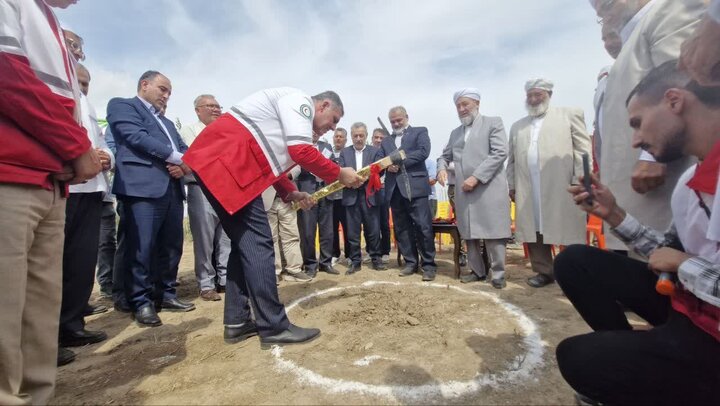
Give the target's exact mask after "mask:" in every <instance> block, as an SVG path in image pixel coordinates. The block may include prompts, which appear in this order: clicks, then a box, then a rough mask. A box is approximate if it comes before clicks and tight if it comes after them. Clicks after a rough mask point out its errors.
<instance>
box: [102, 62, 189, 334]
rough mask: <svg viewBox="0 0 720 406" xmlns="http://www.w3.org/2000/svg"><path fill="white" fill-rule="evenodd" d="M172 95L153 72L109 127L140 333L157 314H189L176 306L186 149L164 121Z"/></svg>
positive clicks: (114, 112)
mask: <svg viewBox="0 0 720 406" xmlns="http://www.w3.org/2000/svg"><path fill="white" fill-rule="evenodd" d="M171 93H172V85H171V83H170V80H169V79H168V78H167V77H165V76H164V75H162V74H161V73H160V72H156V71H147V72H145V73H144V74H143V75H142V76H141V77H140V80H139V81H138V93H137V94H138V95H137V97H133V98H130V99H120V98H116V99H112V100H110V102H109V103H108V107H107V119H108V125H109V126H110V128H111V131H112V134H113V136H114V137H115V143H116V148H117V154H116V155H115V158H116V171H115V178H114V182H113V193H114V194H115V195H116V196H117V198H118V200H119V201H121V202H122V208H123V218H124V220H125V227H124V228H125V231H124V234H125V237H124V239H125V250H124V254H125V255H124V256H125V258H124V261H123V262H124V266H123V268H124V270H125V272H126V275H125V287H126V289H125V293H126V295H127V296H128V299H129V300H128V301H129V303H130V305H131V306H132V309H133V311H134V317H135V321H136V322H137V323H138V324H139V325H140V326H152V327H154V326H159V325H161V324H162V322H161V320H160V318H159V317H158V315H157V310H159V309H158V308H157V307H158V306H159V307H162V309H163V310H166V311H190V310H193V309H195V305H193V304H192V303H185V302H182V301H180V300H178V298H177V294H176V289H175V288H176V286H177V282H176V279H177V271H178V265H179V263H180V257H181V256H182V248H183V224H182V221H183V199H184V198H185V190H184V187H183V186H184V185H183V181H182V178H183V176H185V175H187V174H189V173H190V168H188V167H187V165H185V164H184V163H183V161H182V156H183V153H184V152H185V151H186V150H187V148H188V147H187V145H185V142H183V140H182V138H181V137H180V134H178V132H177V130H176V129H175V125H174V124H173V123H172V121H170V120H168V119H167V118H165V116H164V115H163V114H162V112H163V111H164V109H165V107H166V106H167V101H168V99H169V98H170V94H171Z"/></svg>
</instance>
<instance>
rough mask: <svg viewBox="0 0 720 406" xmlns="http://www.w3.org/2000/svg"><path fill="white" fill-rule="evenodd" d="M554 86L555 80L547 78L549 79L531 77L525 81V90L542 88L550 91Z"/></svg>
mask: <svg viewBox="0 0 720 406" xmlns="http://www.w3.org/2000/svg"><path fill="white" fill-rule="evenodd" d="M553 87H555V85H554V84H553V82H551V81H549V80H547V79H542V78H540V79H530V80H528V81H527V82H525V91H526V92H527V91H529V90H530V89H542V90H546V91H548V92H552V90H553Z"/></svg>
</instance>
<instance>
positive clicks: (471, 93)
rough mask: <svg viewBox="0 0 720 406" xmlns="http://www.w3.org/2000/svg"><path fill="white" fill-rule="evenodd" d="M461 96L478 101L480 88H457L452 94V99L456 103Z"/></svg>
mask: <svg viewBox="0 0 720 406" xmlns="http://www.w3.org/2000/svg"><path fill="white" fill-rule="evenodd" d="M461 97H467V98H468V99H473V100H477V101H480V89H478V88H475V87H466V88H465V89H462V90H458V91H457V92H455V94H454V95H453V101H454V102H455V103H456V104H457V101H458V99H459V98H461Z"/></svg>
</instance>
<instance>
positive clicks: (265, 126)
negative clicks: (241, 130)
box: [229, 87, 315, 176]
mask: <svg viewBox="0 0 720 406" xmlns="http://www.w3.org/2000/svg"><path fill="white" fill-rule="evenodd" d="M229 113H230V114H231V115H232V116H233V117H235V118H236V119H237V120H238V121H239V122H240V123H242V124H243V126H245V128H246V129H247V130H248V131H250V133H251V134H252V135H253V137H254V138H255V140H256V141H257V143H258V146H260V148H261V149H262V151H263V153H264V155H265V158H267V161H268V163H269V164H270V168H271V169H272V171H273V173H274V174H275V176H280V174H281V173H283V172H285V171H286V170H288V169H289V168H290V167H292V166H294V165H295V162H293V160H292V159H291V158H290V155H289V154H288V151H287V149H288V147H290V146H294V145H303V144H305V145H312V133H313V129H312V122H313V117H314V116H315V105H314V103H313V101H312V98H311V97H310V96H308V95H307V94H305V93H304V92H302V91H301V90H298V89H294V88H291V87H280V88H274V89H265V90H261V91H259V92H256V93H253V94H251V95H250V96H248V97H247V98H245V99H244V100H242V101H241V102H240V103H238V104H236V105H234V106H232V107H231V108H230V111H229Z"/></svg>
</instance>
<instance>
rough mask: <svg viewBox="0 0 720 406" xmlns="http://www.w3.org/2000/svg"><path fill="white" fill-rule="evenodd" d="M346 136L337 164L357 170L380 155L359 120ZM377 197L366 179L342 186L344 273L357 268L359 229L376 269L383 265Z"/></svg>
mask: <svg viewBox="0 0 720 406" xmlns="http://www.w3.org/2000/svg"><path fill="white" fill-rule="evenodd" d="M350 136H351V137H352V143H353V145H351V146H349V147H347V148H344V149H343V150H342V152H341V153H340V157H339V158H338V165H340V167H341V168H342V167H350V168H353V169H355V170H356V171H359V170H360V169H362V168H364V167H366V166H369V165H371V164H372V163H373V162H376V161H378V160H379V159H381V158H382V156H381V152H380V149H379V148H375V147H373V146H372V145H367V136H368V130H367V126H366V125H365V124H363V123H355V124H353V125H352V127H350ZM377 200H378V197H377V196H375V195H374V194H373V195H371V194H370V193H369V191H368V190H367V182H366V183H365V184H363V186H361V187H360V188H358V189H344V190H343V196H342V205H343V208H344V209H345V213H346V222H345V223H346V224H347V229H346V230H345V236H346V237H345V238H347V240H348V243H349V245H350V252H349V253H348V254H347V255H348V258H350V261H351V262H350V267H349V268H348V270H347V272H346V274H347V275H351V274H354V273H356V272H358V271H360V269H361V267H362V265H361V264H362V255H361V249H360V229H361V228H362V230H363V232H364V233H365V243H366V244H367V250H368V254H369V255H370V259H371V261H372V267H373V269H375V270H376V271H384V270H386V269H387V267H386V266H385V265H383V263H382V257H381V255H380V223H379V217H380V216H379V212H378V210H379V208H378V201H377Z"/></svg>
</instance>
